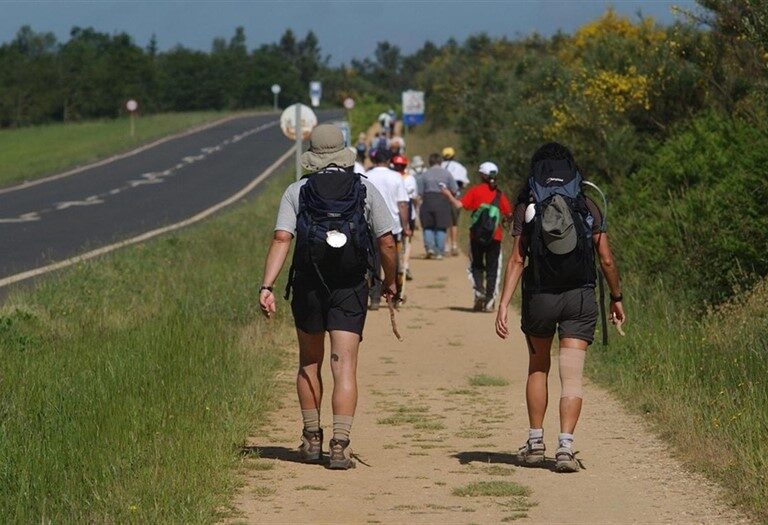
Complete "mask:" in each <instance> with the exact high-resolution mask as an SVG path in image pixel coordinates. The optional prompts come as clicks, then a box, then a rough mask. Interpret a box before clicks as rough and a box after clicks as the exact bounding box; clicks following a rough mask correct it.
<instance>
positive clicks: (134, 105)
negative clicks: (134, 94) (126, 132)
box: [125, 99, 139, 138]
mask: <svg viewBox="0 0 768 525" xmlns="http://www.w3.org/2000/svg"><path fill="white" fill-rule="evenodd" d="M125 109H127V110H128V113H129V115H130V121H131V138H133V137H134V135H136V122H135V119H136V110H137V109H139V103H138V102H136V101H135V100H133V99H130V100H129V101H128V102H126V103H125Z"/></svg>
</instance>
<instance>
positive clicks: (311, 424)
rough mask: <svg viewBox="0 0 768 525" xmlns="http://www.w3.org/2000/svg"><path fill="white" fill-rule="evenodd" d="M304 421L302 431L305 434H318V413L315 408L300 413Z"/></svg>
mask: <svg viewBox="0 0 768 525" xmlns="http://www.w3.org/2000/svg"><path fill="white" fill-rule="evenodd" d="M301 418H302V419H303V420H304V430H306V431H307V432H320V411H319V410H318V409H316V408H310V409H309V410H302V411H301Z"/></svg>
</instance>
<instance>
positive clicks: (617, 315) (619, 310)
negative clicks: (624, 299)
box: [611, 301, 627, 325]
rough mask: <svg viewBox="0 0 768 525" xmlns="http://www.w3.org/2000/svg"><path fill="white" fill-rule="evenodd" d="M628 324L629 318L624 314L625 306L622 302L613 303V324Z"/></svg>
mask: <svg viewBox="0 0 768 525" xmlns="http://www.w3.org/2000/svg"><path fill="white" fill-rule="evenodd" d="M626 322H627V316H626V314H625V313H624V306H622V304H621V301H619V302H613V301H611V323H613V324H617V325H622V324H624V323H626Z"/></svg>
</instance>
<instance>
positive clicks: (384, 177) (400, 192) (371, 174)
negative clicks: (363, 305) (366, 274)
mask: <svg viewBox="0 0 768 525" xmlns="http://www.w3.org/2000/svg"><path fill="white" fill-rule="evenodd" d="M371 160H372V161H373V164H374V166H373V168H371V169H370V170H368V171H367V172H366V174H365V176H366V178H367V179H368V181H370V182H371V183H372V184H373V185H374V186H376V189H378V190H379V193H380V194H381V196H382V197H383V198H384V202H385V203H386V204H387V208H388V209H389V212H390V214H391V216H392V234H393V235H394V236H395V246H396V249H397V250H398V254H399V253H400V244H401V243H402V241H403V238H404V237H406V236H410V235H411V227H410V225H409V223H408V201H409V199H408V191H407V190H406V188H405V183H404V182H403V178H402V177H401V176H400V174H399V173H398V172H396V171H394V170H392V169H390V168H389V161H390V156H389V150H385V149H384V150H376V151H374V152H372V154H371ZM399 266H400V265H399V264H398V271H397V274H399V273H400V268H399ZM376 267H377V268H378V266H376ZM401 289H402V280H400V279H398V280H397V288H396V294H395V305H398V303H399V300H400V290H401ZM380 303H381V282H374V283H373V285H372V286H371V305H370V309H371V310H378V309H379V306H380Z"/></svg>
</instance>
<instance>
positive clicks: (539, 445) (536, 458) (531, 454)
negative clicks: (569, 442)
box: [517, 439, 547, 466]
mask: <svg viewBox="0 0 768 525" xmlns="http://www.w3.org/2000/svg"><path fill="white" fill-rule="evenodd" d="M546 449H547V447H546V446H545V445H544V441H543V440H541V439H537V440H535V441H531V440H528V441H526V442H525V445H523V446H522V447H520V448H519V449H517V458H518V459H519V460H520V461H521V462H522V463H523V464H524V465H528V466H534V465H541V464H542V463H544V451H545V450H546Z"/></svg>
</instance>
